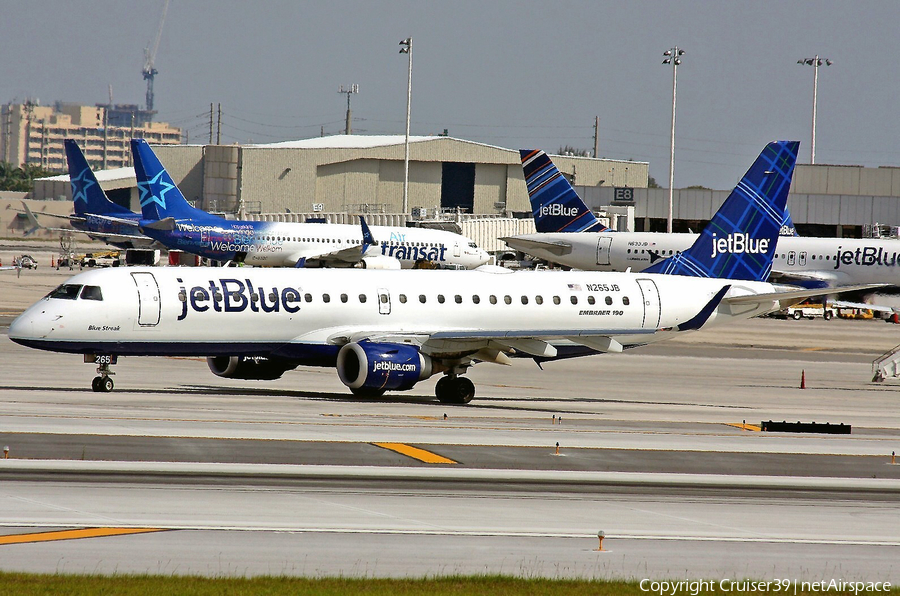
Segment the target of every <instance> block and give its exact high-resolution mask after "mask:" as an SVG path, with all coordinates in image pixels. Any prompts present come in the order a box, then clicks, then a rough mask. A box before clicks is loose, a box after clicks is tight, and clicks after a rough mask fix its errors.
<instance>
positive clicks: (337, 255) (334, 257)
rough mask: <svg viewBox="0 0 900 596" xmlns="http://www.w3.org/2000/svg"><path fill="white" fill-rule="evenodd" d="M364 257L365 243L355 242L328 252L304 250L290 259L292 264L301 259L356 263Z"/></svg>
mask: <svg viewBox="0 0 900 596" xmlns="http://www.w3.org/2000/svg"><path fill="white" fill-rule="evenodd" d="M362 257H363V245H362V243H360V244H353V245H351V246H347V247H345V248H342V249H340V250H331V251H327V252H315V251H302V252H297V253H294V254H293V255H291V257H290V259H289V261H290V262H291V264H296V263H298V262H300V260H301V259H305V260H307V261H326V262H332V263H356V262H358V261H359V260H360V259H362Z"/></svg>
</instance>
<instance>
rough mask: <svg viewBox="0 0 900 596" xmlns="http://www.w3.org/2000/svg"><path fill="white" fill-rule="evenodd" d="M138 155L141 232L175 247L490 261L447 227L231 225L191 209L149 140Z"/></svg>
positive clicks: (274, 260) (274, 262)
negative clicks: (366, 234) (168, 223)
mask: <svg viewBox="0 0 900 596" xmlns="http://www.w3.org/2000/svg"><path fill="white" fill-rule="evenodd" d="M131 150H132V153H133V155H134V169H135V175H136V176H137V181H138V188H139V189H140V192H141V210H142V214H143V217H144V219H143V220H142V222H141V231H142V232H143V233H145V234H146V235H148V236H150V237H152V238H154V239H156V240H158V241H159V242H160V243H161V244H163V245H165V246H166V247H168V248H176V249H179V250H183V251H185V252H190V253H194V254H198V255H200V256H202V257H207V258H210V259H215V260H218V261H235V262H243V263H246V264H248V265H265V266H276V267H277V266H291V267H293V266H303V265H311V264H327V265H332V266H340V265H343V266H347V265H352V264H354V263H360V262H361V263H362V264H363V266H364V267H366V268H378V269H399V268H404V269H409V268H412V267H413V266H414V265H415V264H416V262H418V261H430V262H432V263H435V264H437V265H439V266H440V265H461V266H463V267H465V268H467V269H472V268H475V267H478V266H479V265H483V264H485V263H487V262H488V261H489V260H490V256H489V255H488V254H487V253H486V252H485V251H484V250H482V249H480V248H478V246H476V244H475V243H474V242H473V241H472V240H470V239H469V238H466V237H465V236H461V235H459V234H454V233H453V232H448V231H444V230H434V229H426V228H406V227H404V228H401V227H388V226H371V228H370V230H371V234H370V236H369V237H368V238H364V234H363V232H361V230H360V227H358V226H353V225H349V224H324V223H275V222H264V221H232V220H227V219H224V218H222V217H218V216H216V215H212V214H210V213H207V212H205V211H203V210H201V209H197V208H195V207H192V206H191V205H190V204H189V203H188V202H187V201H186V200H185V198H184V196H183V195H182V194H181V191H179V190H178V188H177V187H176V186H175V183H174V181H173V180H172V178H171V177H170V176H169V174H168V172H166V169H165V168H164V167H163V165H162V164H161V163H160V161H159V159H157V157H156V155H155V154H154V153H153V150H152V149H151V148H150V145H148V144H147V142H146V141H145V140H143V139H132V141H131ZM158 220H162V221H166V220H174V227H168V228H167V227H166V226H154V225H153V224H152V223H148V222H154V221H158ZM154 228H156V229H154ZM365 229H366V226H365V224H363V231H365ZM373 243H374V244H373Z"/></svg>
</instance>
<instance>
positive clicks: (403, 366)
mask: <svg viewBox="0 0 900 596" xmlns="http://www.w3.org/2000/svg"><path fill="white" fill-rule="evenodd" d="M337 371H338V377H340V379H341V383H343V384H344V385H346V386H347V387H349V388H350V389H375V390H395V391H404V390H406V389H412V387H413V385H415V384H416V383H418V382H419V381H421V380H423V379H427V378H428V377H430V376H431V375H433V374H434V373H435V370H434V365H433V363H432V360H431V358H430V357H428V356H427V355H425V354H422V353H421V352H419V350H418V349H416V348H415V347H413V346H406V345H402V344H378V343H372V342H368V341H364V342H361V343H356V342H353V343H349V344H347V345H345V346H344V347H342V348H341V351H340V352H338V356H337Z"/></svg>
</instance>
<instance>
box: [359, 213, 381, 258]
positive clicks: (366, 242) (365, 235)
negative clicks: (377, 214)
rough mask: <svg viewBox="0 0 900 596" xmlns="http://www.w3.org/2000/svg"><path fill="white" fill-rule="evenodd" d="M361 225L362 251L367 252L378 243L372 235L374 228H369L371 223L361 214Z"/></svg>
mask: <svg viewBox="0 0 900 596" xmlns="http://www.w3.org/2000/svg"><path fill="white" fill-rule="evenodd" d="M359 225H360V227H361V228H362V240H363V241H362V252H363V254H365V253H366V251H367V250H369V247H370V246H375V245H376V244H378V243H377V242H375V238H374V237H373V236H372V230H370V229H369V224H367V223H366V220H365V218H363V216H362V215H360V216H359Z"/></svg>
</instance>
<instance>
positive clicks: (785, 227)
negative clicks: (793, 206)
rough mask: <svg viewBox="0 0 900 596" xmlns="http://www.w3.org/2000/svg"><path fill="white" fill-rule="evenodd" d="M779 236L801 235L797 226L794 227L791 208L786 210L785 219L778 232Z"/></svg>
mask: <svg viewBox="0 0 900 596" xmlns="http://www.w3.org/2000/svg"><path fill="white" fill-rule="evenodd" d="M778 235H779V236H799V235H800V234H798V233H797V228H795V227H794V220H793V219H791V211H790V210H789V209H785V210H784V221H783V222H782V223H781V230H780V231H779V232H778Z"/></svg>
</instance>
